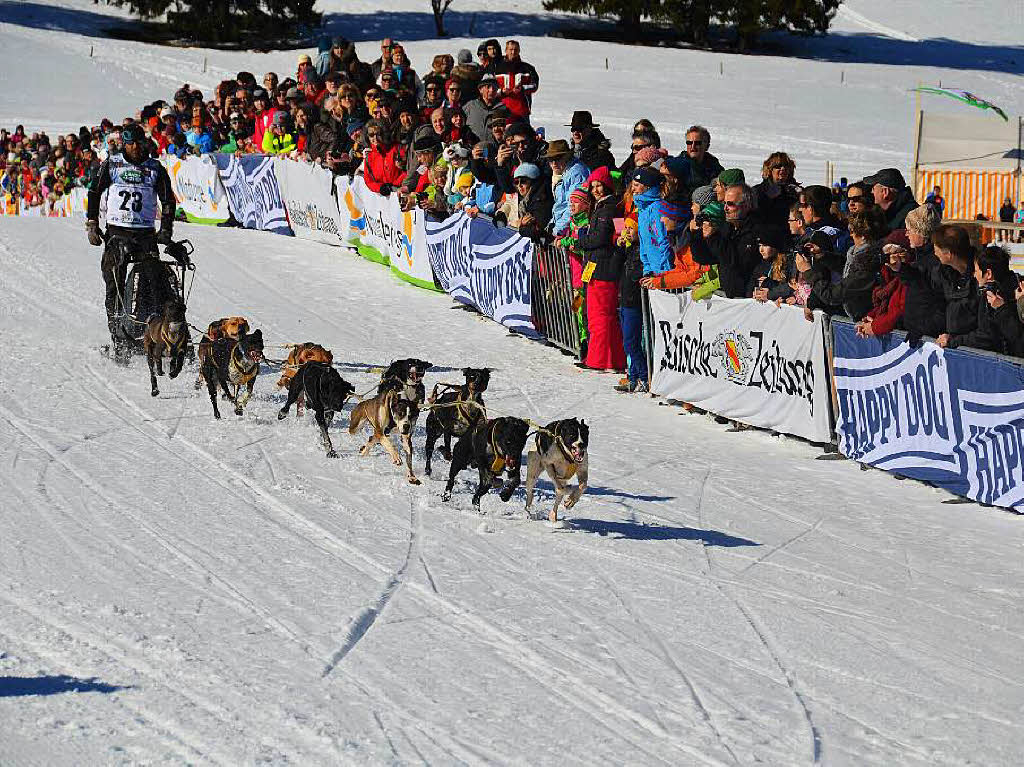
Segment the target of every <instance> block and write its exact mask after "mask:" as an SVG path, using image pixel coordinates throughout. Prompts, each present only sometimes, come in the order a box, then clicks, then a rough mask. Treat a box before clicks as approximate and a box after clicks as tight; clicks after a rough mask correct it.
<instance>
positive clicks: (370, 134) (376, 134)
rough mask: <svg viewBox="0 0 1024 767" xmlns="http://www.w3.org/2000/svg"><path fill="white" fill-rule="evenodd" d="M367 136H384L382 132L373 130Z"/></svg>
mask: <svg viewBox="0 0 1024 767" xmlns="http://www.w3.org/2000/svg"><path fill="white" fill-rule="evenodd" d="M366 135H367V136H369V137H370V138H380V137H381V136H383V135H384V134H383V133H382V132H380V131H379V130H372V131H367V133H366Z"/></svg>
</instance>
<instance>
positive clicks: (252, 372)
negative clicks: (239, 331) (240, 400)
mask: <svg viewBox="0 0 1024 767" xmlns="http://www.w3.org/2000/svg"><path fill="white" fill-rule="evenodd" d="M240 348H241V345H240V344H235V345H234V347H232V349H231V357H229V358H228V372H229V373H230V374H231V381H232V383H234V382H235V381H236V379H237V385H238V386H243V385H246V384H248V383H249V381H251V380H252V379H254V378H255V377H256V373H257V372H258V371H259V369H260V366H259V363H253V364H252V365H251V366H250V367H248V368H247V367H245V357H243V356H242V352H241V351H240ZM236 355H237V356H238V361H235V356H236Z"/></svg>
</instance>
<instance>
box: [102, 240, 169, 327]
mask: <svg viewBox="0 0 1024 767" xmlns="http://www.w3.org/2000/svg"><path fill="white" fill-rule="evenodd" d="M131 262H139V263H138V264H137V267H136V268H137V269H138V270H139V280H138V283H137V287H136V296H135V301H134V302H133V303H134V304H135V306H130V307H128V311H129V312H132V311H133V310H135V309H136V308H137V307H138V306H140V305H143V306H145V307H147V308H150V307H155V306H160V305H161V304H162V303H163V301H166V300H167V298H170V292H171V291H170V286H169V284H168V281H167V275H166V274H164V269H165V267H164V266H163V265H162V264H161V263H160V262H159V260H158V251H157V246H156V233H155V232H154V231H153V230H152V229H126V228H123V227H117V226H109V227H107V243H106V246H105V247H104V249H103V259H102V261H101V262H100V269H101V270H102V272H103V285H104V301H103V304H104V308H105V309H106V311H107V329H108V330H109V331H110V337H111V339H113V341H114V342H115V343H122V342H124V341H125V340H128V339H136V338H138V337H139V336H141V335H142V331H143V328H142V325H134V324H130V323H127V322H125V321H123V320H122V315H123V313H124V307H122V305H121V299H122V297H123V296H124V295H125V282H126V280H127V276H128V265H129V263H131ZM144 313H146V314H147V316H148V311H146V312H144ZM136 319H137V320H139V321H145V320H146V319H147V317H139V316H137V315H136Z"/></svg>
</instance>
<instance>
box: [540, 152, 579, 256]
mask: <svg viewBox="0 0 1024 767" xmlns="http://www.w3.org/2000/svg"><path fill="white" fill-rule="evenodd" d="M543 159H545V160H547V161H548V165H549V166H550V167H551V177H552V179H553V180H554V185H553V188H552V194H553V196H554V204H553V205H552V207H551V231H552V232H554V233H555V235H556V236H559V237H560V236H562V235H563V234H565V232H567V231H568V230H569V195H570V194H572V192H573V190H574V189H577V188H579V187H580V186H581V185H582V184H584V183H585V182H586V180H587V176H589V175H590V168H588V167H587V166H586V165H584V164H583V163H582V162H580V161H579V160H578V159H576V158H575V157H574V156H573V153H572V147H571V146H569V142H568V141H566V140H565V139H563V138H560V139H555V140H554V141H552V142H550V143H549V144H548V148H547V151H546V152H545V153H544V155H543Z"/></svg>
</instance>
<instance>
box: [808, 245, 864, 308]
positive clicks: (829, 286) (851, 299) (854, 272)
mask: <svg viewBox="0 0 1024 767" xmlns="http://www.w3.org/2000/svg"><path fill="white" fill-rule="evenodd" d="M847 259H848V260H849V261H850V263H849V269H847V270H846V274H845V275H843V278H842V279H841V280H839V282H832V270H831V269H829V268H828V267H827V266H825V265H824V264H823V263H821V262H820V261H819V262H817V263H815V264H814V265H813V266H812V267H811V274H810V276H809V277H808V282H810V283H811V295H812V296H814V297H815V298H816V299H817V300H818V301H820V302H821V303H822V304H826V305H829V306H834V307H842V310H843V313H844V314H847V315H848V316H850V317H852V318H853V319H854V320H860V319H862V318H863V317H864V315H865V314H867V313H868V312H870V311H871V308H872V303H871V291H872V290H873V289H874V287H875V283H876V282H877V280H878V274H879V271H880V270H881V263H882V243H881V242H875V243H872V244H870V245H868V246H867V247H866V248H865V249H864V250H862V251H860V252H858V253H856V254H852V253H851V255H849V256H847Z"/></svg>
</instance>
